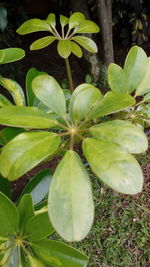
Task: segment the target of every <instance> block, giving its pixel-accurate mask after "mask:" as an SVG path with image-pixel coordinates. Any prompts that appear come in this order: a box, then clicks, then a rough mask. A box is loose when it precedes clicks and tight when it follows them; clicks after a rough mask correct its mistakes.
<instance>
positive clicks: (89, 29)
mask: <svg viewBox="0 0 150 267" xmlns="http://www.w3.org/2000/svg"><path fill="white" fill-rule="evenodd" d="M99 31H100V29H99V27H98V25H97V24H96V23H95V22H93V21H90V20H83V21H82V22H81V23H80V24H79V25H78V26H77V28H76V29H75V33H97V32H99Z"/></svg>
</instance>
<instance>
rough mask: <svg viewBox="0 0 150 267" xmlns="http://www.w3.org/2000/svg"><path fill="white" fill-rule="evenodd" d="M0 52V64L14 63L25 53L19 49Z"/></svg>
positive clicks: (7, 49)
mask: <svg viewBox="0 0 150 267" xmlns="http://www.w3.org/2000/svg"><path fill="white" fill-rule="evenodd" d="M0 51H1V52H2V53H3V58H2V61H1V62H0V64H6V63H10V62H14V61H17V60H20V59H22V58H23V57H24V56H25V51H24V50H23V49H21V48H6V49H3V50H0Z"/></svg>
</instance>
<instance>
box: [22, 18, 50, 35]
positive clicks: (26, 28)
mask: <svg viewBox="0 0 150 267" xmlns="http://www.w3.org/2000/svg"><path fill="white" fill-rule="evenodd" d="M50 30H51V28H50V26H49V24H48V23H47V22H46V21H44V20H41V19H29V20H27V21H25V22H24V23H23V24H22V25H21V26H20V27H19V28H18V29H17V33H19V34H21V35H24V34H28V33H32V32H39V31H50Z"/></svg>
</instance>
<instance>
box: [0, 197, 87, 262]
mask: <svg viewBox="0 0 150 267" xmlns="http://www.w3.org/2000/svg"><path fill="white" fill-rule="evenodd" d="M0 216H1V220H0V265H1V266H3V267H17V266H18V267H19V266H24V267H25V266H28V267H35V266H36V267H46V266H47V267H48V266H55V267H57V266H62V267H70V266H72V267H84V266H87V261H88V258H87V256H86V255H85V254H83V253H81V252H80V251H78V250H76V249H74V248H72V247H70V246H68V245H66V244H64V243H62V242H58V241H55V240H51V239H50V236H51V235H52V234H53V233H54V232H55V231H54V228H53V227H52V225H51V222H50V220H49V217H48V212H47V211H46V210H45V209H41V210H39V211H38V212H35V211H34V206H33V202H32V197H31V196H30V194H25V195H24V196H23V197H22V198H21V200H20V202H19V204H18V206H15V205H14V204H13V203H12V202H11V201H10V200H9V199H8V198H7V197H6V196H5V195H4V194H3V193H0ZM47 237H49V239H48V238H47Z"/></svg>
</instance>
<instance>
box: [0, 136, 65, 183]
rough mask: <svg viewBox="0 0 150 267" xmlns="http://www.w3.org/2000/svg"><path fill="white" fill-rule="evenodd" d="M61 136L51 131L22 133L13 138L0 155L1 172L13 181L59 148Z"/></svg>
mask: <svg viewBox="0 0 150 267" xmlns="http://www.w3.org/2000/svg"><path fill="white" fill-rule="evenodd" d="M59 143H60V138H59V136H57V134H55V133H50V132H40V131H37V132H30V133H22V134H19V135H18V136H16V137H15V138H14V139H13V140H11V141H10V142H9V143H8V144H7V145H6V146H5V147H4V149H3V150H2V153H1V155H0V172H1V174H2V175H3V176H4V177H7V178H8V180H10V181H13V180H16V179H17V178H19V177H20V176H22V175H23V174H25V173H26V172H27V171H29V170H31V169H32V168H33V167H35V166H36V165H38V164H39V163H40V162H42V161H43V160H45V159H46V158H47V157H48V156H50V155H53V154H54V153H55V152H56V150H57V149H58V146H59Z"/></svg>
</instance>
